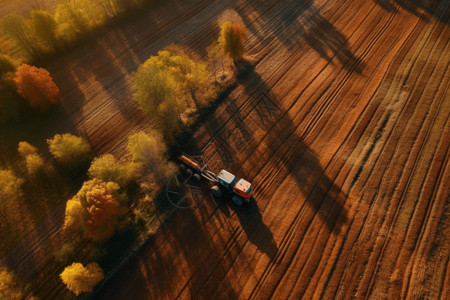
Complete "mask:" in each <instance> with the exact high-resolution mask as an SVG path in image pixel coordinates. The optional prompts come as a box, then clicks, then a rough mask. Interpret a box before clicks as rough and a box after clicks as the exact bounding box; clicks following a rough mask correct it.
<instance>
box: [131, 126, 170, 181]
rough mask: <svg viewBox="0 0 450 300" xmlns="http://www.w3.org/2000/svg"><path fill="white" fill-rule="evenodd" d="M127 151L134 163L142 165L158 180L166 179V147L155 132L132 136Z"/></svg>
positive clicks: (138, 133) (137, 133)
mask: <svg viewBox="0 0 450 300" xmlns="http://www.w3.org/2000/svg"><path fill="white" fill-rule="evenodd" d="M127 149H128V151H129V153H130V154H131V157H132V159H133V161H134V162H136V163H140V164H142V165H143V166H144V167H145V168H146V169H147V170H151V172H152V173H153V174H154V175H155V177H156V179H158V180H161V179H163V178H164V175H165V173H166V168H167V159H166V157H165V152H166V146H165V145H164V142H163V141H162V138H161V137H160V136H159V135H158V134H157V133H156V132H155V131H152V132H151V133H150V134H147V133H145V132H143V131H138V132H136V133H134V134H132V135H130V136H129V137H128V145H127Z"/></svg>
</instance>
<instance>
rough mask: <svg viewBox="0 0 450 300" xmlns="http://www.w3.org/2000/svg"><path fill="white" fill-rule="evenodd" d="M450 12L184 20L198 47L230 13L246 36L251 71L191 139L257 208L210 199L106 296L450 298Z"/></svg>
mask: <svg viewBox="0 0 450 300" xmlns="http://www.w3.org/2000/svg"><path fill="white" fill-rule="evenodd" d="M225 3H226V5H225ZM449 4H450V2H449V1H409V0H405V1H400V0H399V1H359V0H357V1H348V0H336V1H251V0H249V1H217V2H213V3H211V4H208V5H205V7H204V8H202V10H199V11H197V13H196V15H193V16H192V17H191V18H190V19H189V20H187V21H186V24H191V23H195V24H196V26H195V31H194V32H191V34H192V35H194V36H195V38H192V39H190V38H189V41H188V43H187V44H188V45H191V46H192V47H194V48H195V47H199V48H200V47H201V46H202V43H201V38H203V37H207V36H209V35H210V34H211V33H210V28H211V26H209V25H207V22H209V21H213V20H208V19H204V20H203V19H202V18H197V15H199V16H203V15H205V14H206V13H207V12H211V11H216V9H218V7H219V6H221V5H223V6H226V7H227V8H228V9H230V10H233V11H234V12H236V13H237V15H238V16H239V17H240V18H242V21H243V22H244V24H245V25H246V26H247V28H248V30H249V33H250V36H249V40H248V43H247V49H248V53H249V54H252V55H254V56H255V58H256V60H257V63H256V67H255V68H254V70H253V71H251V72H249V74H248V75H247V76H246V77H245V78H243V79H242V80H241V81H240V83H239V85H238V86H237V87H236V89H235V90H234V91H233V92H232V93H231V95H230V96H229V97H228V98H227V99H226V100H225V102H224V103H223V104H222V105H221V106H220V107H219V108H218V109H217V110H216V112H215V113H214V115H211V116H208V117H207V122H206V123H205V125H204V127H203V128H201V129H200V130H199V131H198V132H197V134H196V136H195V139H194V140H193V141H192V143H193V144H194V145H196V147H197V148H198V149H200V152H201V153H202V154H203V155H204V156H205V157H206V158H207V159H208V160H209V162H210V164H211V165H212V169H213V170H214V171H216V172H218V171H219V170H220V169H221V168H227V169H229V170H230V171H232V172H235V173H237V174H238V175H240V176H242V177H244V178H247V179H249V180H250V181H252V182H253V186H254V190H255V198H256V202H255V203H253V204H252V205H250V206H249V207H247V208H237V207H235V206H234V205H233V204H230V203H229V202H227V201H215V200H214V199H213V198H212V197H211V196H208V195H207V192H205V197H204V198H201V199H200V198H199V199H200V200H199V202H200V203H199V205H198V206H197V207H196V208H195V209H191V210H186V211H181V210H180V211H178V212H177V213H176V214H175V215H174V216H173V217H172V218H171V219H170V220H169V221H168V222H167V223H166V224H165V225H164V226H163V228H162V229H161V230H160V231H159V232H158V233H157V234H156V236H155V237H154V238H153V239H152V240H151V241H150V242H149V243H148V244H147V245H146V247H145V248H144V250H143V251H142V252H141V253H140V254H139V255H138V256H137V257H136V258H135V259H134V260H132V261H131V263H130V264H129V266H127V267H126V268H125V269H124V270H123V271H122V272H120V273H119V274H118V275H117V276H115V278H113V279H112V280H111V281H110V282H109V284H107V285H106V287H105V288H104V289H103V290H102V292H101V293H100V297H101V298H103V299H112V298H114V299H131V298H133V299H166V298H168V299H172V298H183V299H234V298H243V299H249V298H254V299H265V298H270V297H272V298H274V299H285V298H294V299H298V298H301V297H303V298H306V299H309V298H325V299H330V298H339V299H343V298H345V299H348V298H351V297H357V298H376V299H384V298H391V299H392V298H394V299H396V298H412V299H420V298H432V299H436V298H441V299H448V298H449V297H450V295H449V293H450V290H449V287H450V267H449V254H450V253H449V249H450V248H449V247H450V241H449V239H448V236H449V234H450V230H449V225H450V223H449V222H450V219H449V217H450V215H449V209H450V184H449V182H450V164H449V145H450V143H449V142H450V123H449V122H450V120H449V112H450V93H449V82H450V81H449V79H450V69H449V62H450V52H449V50H450V45H449V40H450V30H449V26H448V21H449ZM216 13H217V14H219V13H220V12H219V11H217V12H216ZM186 32H188V31H186ZM214 34H216V31H215V32H214Z"/></svg>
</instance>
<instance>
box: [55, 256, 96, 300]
mask: <svg viewBox="0 0 450 300" xmlns="http://www.w3.org/2000/svg"><path fill="white" fill-rule="evenodd" d="M59 276H60V277H61V280H62V281H63V282H64V284H65V285H66V286H67V288H68V289H69V290H70V291H71V292H73V293H74V294H75V295H77V296H78V295H80V294H81V293H91V292H92V290H93V289H94V287H95V286H96V285H97V284H98V283H99V282H100V281H102V280H103V278H104V274H103V270H102V268H100V266H99V265H98V264H97V263H90V264H88V265H87V266H86V267H85V266H83V265H82V264H81V263H73V264H71V265H70V266H67V267H66V268H65V269H64V271H62V273H61V274H60V275H59Z"/></svg>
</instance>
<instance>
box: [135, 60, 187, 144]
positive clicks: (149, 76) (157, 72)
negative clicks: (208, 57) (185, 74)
mask: <svg viewBox="0 0 450 300" xmlns="http://www.w3.org/2000/svg"><path fill="white" fill-rule="evenodd" d="M176 86H177V82H176V81H175V78H174V77H173V76H171V74H170V72H168V69H167V67H166V66H165V65H164V64H163V62H162V61H161V60H160V57H158V56H152V57H150V58H149V59H148V60H147V61H146V62H144V63H143V64H141V65H140V66H139V68H138V70H137V72H136V73H134V83H133V90H134V92H133V100H134V101H136V102H137V103H138V105H139V107H140V108H141V109H142V111H144V113H146V114H147V115H149V116H150V118H151V119H152V121H153V123H154V125H155V126H156V127H158V128H160V129H161V131H162V132H164V133H165V136H166V138H167V139H168V140H171V139H172V138H173V134H174V133H178V132H179V131H180V130H181V127H182V122H181V111H182V110H183V109H184V107H183V102H182V101H181V99H178V98H177V97H176V96H177V95H176V90H177V87H176Z"/></svg>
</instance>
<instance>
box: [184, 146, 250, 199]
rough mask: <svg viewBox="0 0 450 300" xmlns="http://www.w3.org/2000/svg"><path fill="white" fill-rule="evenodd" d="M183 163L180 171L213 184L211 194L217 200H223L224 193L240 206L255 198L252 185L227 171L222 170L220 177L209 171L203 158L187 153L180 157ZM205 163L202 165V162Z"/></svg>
mask: <svg viewBox="0 0 450 300" xmlns="http://www.w3.org/2000/svg"><path fill="white" fill-rule="evenodd" d="M178 160H180V161H181V164H180V171H182V172H185V173H186V174H188V175H189V176H192V177H193V178H194V179H195V180H197V181H200V179H201V177H203V178H205V179H206V180H208V181H210V182H212V183H213V184H214V185H213V186H212V187H211V193H212V195H213V196H214V197H215V198H221V197H222V196H223V195H224V193H228V194H230V195H231V200H232V201H233V202H234V203H236V204H237V205H239V206H242V205H243V204H244V203H245V202H247V203H248V202H250V200H251V199H252V198H253V191H252V187H251V183H250V182H248V181H247V180H244V179H242V178H241V179H239V180H237V179H236V176H235V175H233V174H231V173H230V172H228V171H227V170H221V171H220V172H219V174H218V175H216V174H214V173H213V172H212V171H210V170H208V164H206V163H204V159H203V158H202V157H197V158H196V157H193V156H190V155H188V154H186V153H182V154H181V155H180V156H178ZM201 161H202V162H203V163H202V162H201Z"/></svg>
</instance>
